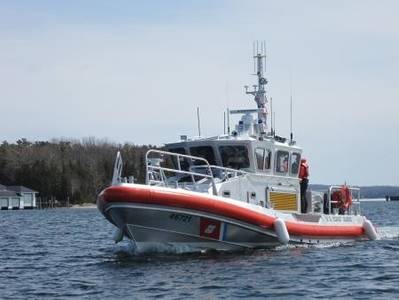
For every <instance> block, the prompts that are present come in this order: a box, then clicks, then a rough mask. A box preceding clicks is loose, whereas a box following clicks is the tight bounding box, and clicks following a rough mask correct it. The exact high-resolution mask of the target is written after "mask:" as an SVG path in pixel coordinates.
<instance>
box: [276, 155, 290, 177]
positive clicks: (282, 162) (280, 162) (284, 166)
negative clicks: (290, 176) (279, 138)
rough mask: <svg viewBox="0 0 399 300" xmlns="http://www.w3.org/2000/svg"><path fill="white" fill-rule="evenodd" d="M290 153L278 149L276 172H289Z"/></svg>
mask: <svg viewBox="0 0 399 300" xmlns="http://www.w3.org/2000/svg"><path fill="white" fill-rule="evenodd" d="M289 156H290V155H289V153H288V152H287V151H281V150H279V151H277V153H276V172H277V173H287V172H288V158H289Z"/></svg>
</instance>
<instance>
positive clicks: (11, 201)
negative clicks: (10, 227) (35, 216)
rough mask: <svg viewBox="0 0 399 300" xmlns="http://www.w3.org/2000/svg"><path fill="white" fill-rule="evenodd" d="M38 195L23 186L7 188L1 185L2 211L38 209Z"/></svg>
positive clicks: (0, 202) (0, 207)
mask: <svg viewBox="0 0 399 300" xmlns="http://www.w3.org/2000/svg"><path fill="white" fill-rule="evenodd" d="M37 193H38V192H36V191H34V190H31V189H29V188H27V187H24V186H21V185H13V186H5V185H1V184H0V209H2V210H5V209H33V208H36V194H37Z"/></svg>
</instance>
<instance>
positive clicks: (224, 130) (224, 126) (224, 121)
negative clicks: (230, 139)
mask: <svg viewBox="0 0 399 300" xmlns="http://www.w3.org/2000/svg"><path fill="white" fill-rule="evenodd" d="M223 134H224V135H225V134H226V112H225V111H224V112H223Z"/></svg>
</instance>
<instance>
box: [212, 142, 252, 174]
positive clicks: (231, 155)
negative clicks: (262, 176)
mask: <svg viewBox="0 0 399 300" xmlns="http://www.w3.org/2000/svg"><path fill="white" fill-rule="evenodd" d="M219 151H220V156H221V157H222V163H223V166H224V167H227V168H232V169H237V170H239V169H244V168H249V158H248V149H247V147H245V146H220V147H219Z"/></svg>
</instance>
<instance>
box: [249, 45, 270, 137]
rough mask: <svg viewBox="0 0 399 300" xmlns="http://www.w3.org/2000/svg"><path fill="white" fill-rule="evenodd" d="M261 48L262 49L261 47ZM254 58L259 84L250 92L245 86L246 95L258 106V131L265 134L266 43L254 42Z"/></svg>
mask: <svg viewBox="0 0 399 300" xmlns="http://www.w3.org/2000/svg"><path fill="white" fill-rule="evenodd" d="M259 46H260V47H259ZM253 54H254V56H253V58H254V72H255V74H254V75H255V76H257V77H258V84H257V85H256V84H254V85H253V86H252V88H253V89H252V91H249V90H248V88H249V86H248V85H246V86H245V93H246V94H249V95H252V96H254V100H255V102H256V104H257V106H258V129H259V132H260V133H261V134H265V133H266V130H267V114H268V112H267V106H266V105H267V97H266V90H265V86H266V84H267V80H266V78H265V77H263V72H264V69H263V63H264V64H265V68H266V42H265V41H262V42H260V43H259V42H258V41H256V42H254V44H253Z"/></svg>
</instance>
